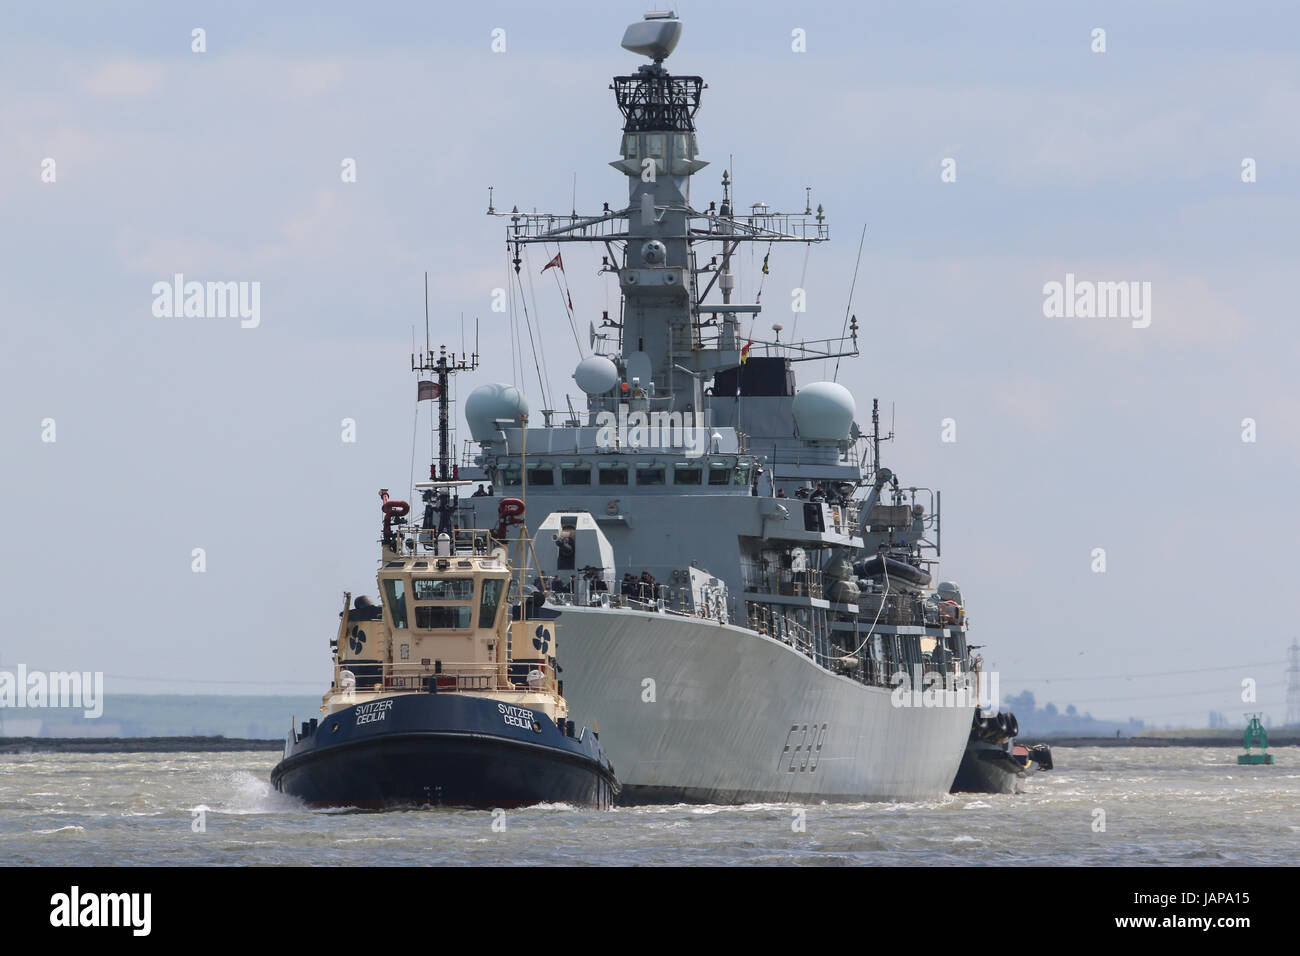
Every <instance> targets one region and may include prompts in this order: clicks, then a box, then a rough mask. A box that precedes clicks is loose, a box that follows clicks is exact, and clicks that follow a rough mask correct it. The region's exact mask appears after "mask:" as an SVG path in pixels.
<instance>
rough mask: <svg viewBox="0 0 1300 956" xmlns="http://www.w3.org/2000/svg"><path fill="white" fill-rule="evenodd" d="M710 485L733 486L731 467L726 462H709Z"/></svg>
mask: <svg viewBox="0 0 1300 956" xmlns="http://www.w3.org/2000/svg"><path fill="white" fill-rule="evenodd" d="M709 484H711V485H729V484H731V465H730V463H728V462H725V461H711V462H709Z"/></svg>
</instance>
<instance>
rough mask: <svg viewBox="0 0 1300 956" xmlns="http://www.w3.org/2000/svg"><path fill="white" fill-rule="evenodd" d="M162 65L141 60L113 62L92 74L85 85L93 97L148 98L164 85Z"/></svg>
mask: <svg viewBox="0 0 1300 956" xmlns="http://www.w3.org/2000/svg"><path fill="white" fill-rule="evenodd" d="M165 72H166V71H165V70H164V69H163V67H162V65H161V64H158V63H146V62H143V61H141V60H111V61H109V62H108V63H105V64H104V65H103V66H101V67H100V68H99V69H98V70H96V71H95V72H94V73H92V74H91V75H90V76H89V77H88V78H87V79H86V82H85V84H84V86H85V89H86V92H88V93H90V94H91V95H92V96H102V97H107V98H111V99H123V98H128V97H136V96H148V95H149V94H151V93H153V92H154V90H156V89H158V87H159V86H160V85H161V83H162V79H163V76H164V74H165Z"/></svg>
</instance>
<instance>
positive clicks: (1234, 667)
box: [1006, 661, 1286, 684]
mask: <svg viewBox="0 0 1300 956" xmlns="http://www.w3.org/2000/svg"><path fill="white" fill-rule="evenodd" d="M1285 663H1286V661H1263V662H1262V663H1257V664H1228V665H1225V666H1222V667H1198V668H1195V669H1194V670H1183V671H1151V672H1150V673H1147V674H1101V675H1099V676H1097V677H1008V678H1006V679H1007V680H1014V681H1019V682H1021V683H1026V684H1028V683H1035V682H1038V683H1051V682H1052V681H1067V680H1131V679H1133V678H1135V677H1180V676H1182V675H1184V674H1209V673H1213V672H1215V671H1235V670H1241V669H1242V668H1246V667H1277V666H1280V665H1282V664H1285Z"/></svg>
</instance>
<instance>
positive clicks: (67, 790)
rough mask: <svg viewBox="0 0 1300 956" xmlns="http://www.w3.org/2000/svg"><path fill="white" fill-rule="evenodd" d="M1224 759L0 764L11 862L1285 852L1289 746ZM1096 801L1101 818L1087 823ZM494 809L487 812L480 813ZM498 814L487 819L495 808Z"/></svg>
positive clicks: (518, 861) (1198, 754) (938, 858)
mask: <svg viewBox="0 0 1300 956" xmlns="http://www.w3.org/2000/svg"><path fill="white" fill-rule="evenodd" d="M1274 753H1275V754H1276V757H1277V760H1278V764H1277V765H1276V766H1272V767H1264V766H1261V767H1238V766H1237V765H1236V764H1235V763H1234V762H1233V761H1232V760H1231V759H1229V756H1230V755H1227V754H1219V753H1217V752H1210V751H1203V750H1199V749H1192V748H1188V749H1182V748H1168V749H1160V750H1151V749H1138V748H1133V749H1124V748H1114V749H1106V750H1104V751H1101V750H1096V751H1093V750H1086V749H1066V748H1058V750H1057V753H1056V755H1055V756H1056V763H1057V767H1056V769H1055V770H1053V771H1051V772H1050V773H1044V774H1038V775H1035V776H1034V777H1032V778H1030V780H1029V781H1028V782H1027V783H1026V792H1025V793H1023V794H1017V795H1012V794H996V795H983V794H981V795H958V796H943V797H938V798H935V799H933V800H924V801H913V802H908V803H858V804H824V803H820V802H814V803H808V804H799V803H753V804H745V805H741V806H697V805H689V804H678V805H674V806H647V807H623V808H618V809H615V810H612V811H608V812H597V811H592V810H585V809H578V808H575V807H572V806H569V805H567V804H563V803H556V804H542V805H539V806H536V807H528V808H524V809H514V810H510V811H508V812H507V813H506V815H505V817H504V818H503V819H502V820H498V819H497V818H496V817H494V815H493V814H491V813H487V812H485V811H475V810H455V809H445V810H427V809H426V810H407V811H396V812H392V813H375V812H353V811H319V810H312V809H309V808H307V807H305V806H303V805H302V804H301V803H300V802H299V801H297V800H295V799H294V798H292V797H286V796H284V795H283V794H280V793H277V792H276V791H275V790H274V789H273V788H272V787H271V785H270V782H269V775H270V770H271V767H272V766H273V765H274V763H275V760H276V759H277V758H276V757H275V755H272V754H265V753H236V754H183V755H177V754H115V755H111V757H105V756H103V755H92V754H85V755H78V754H36V755H29V756H19V757H12V756H11V757H10V758H9V759H10V760H12V761H14V762H13V763H12V764H11V765H10V768H11V769H15V770H16V771H17V772H9V773H4V774H0V852H3V855H4V858H5V859H6V860H7V861H11V862H14V863H18V864H23V863H34V862H39V863H44V864H52V865H59V864H87V865H103V866H118V865H140V864H150V863H158V862H164V863H175V864H218V865H226V866H234V865H250V864H255V865H256V864H273V865H280V864H298V865H318V866H336V865H346V864H350V863H383V864H398V865H403V864H405V865H480V864H487V865H546V864H554V865H603V864H622V865H635V866H641V865H644V866H659V865H700V866H725V865H735V864H749V865H777V864H790V865H799V866H804V865H862V864H887V865H917V864H919V865H945V864H950V863H951V864H961V865H968V864H972V863H976V864H978V863H1001V864H1014V863H1017V862H1032V863H1039V864H1048V865H1052V864H1058V865H1097V864H1102V863H1114V862H1125V861H1129V862H1135V863H1141V864H1161V863H1171V864H1176V863H1186V864H1194V865H1204V866H1219V865H1279V864H1282V865H1292V864H1294V853H1293V846H1292V844H1293V843H1294V841H1287V840H1279V839H1278V834H1279V833H1282V834H1285V833H1292V834H1295V833H1297V832H1300V806H1298V805H1297V801H1296V799H1295V793H1296V780H1297V779H1300V773H1297V769H1296V768H1297V767H1300V748H1275V750H1274ZM1097 810H1104V811H1105V813H1104V814H1103V816H1104V818H1105V830H1102V831H1098V830H1096V829H1094V826H1095V825H1096V823H1097V821H1098V820H1099V819H1100V817H1099V816H1098V815H1097V813H1096V811H1097ZM494 823H495V824H497V825H496V826H494ZM502 823H504V826H502V825H501V824H502Z"/></svg>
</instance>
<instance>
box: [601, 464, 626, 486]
mask: <svg viewBox="0 0 1300 956" xmlns="http://www.w3.org/2000/svg"><path fill="white" fill-rule="evenodd" d="M600 483H601V484H602V485H626V484H627V465H605V464H602V465H601V466H600Z"/></svg>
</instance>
